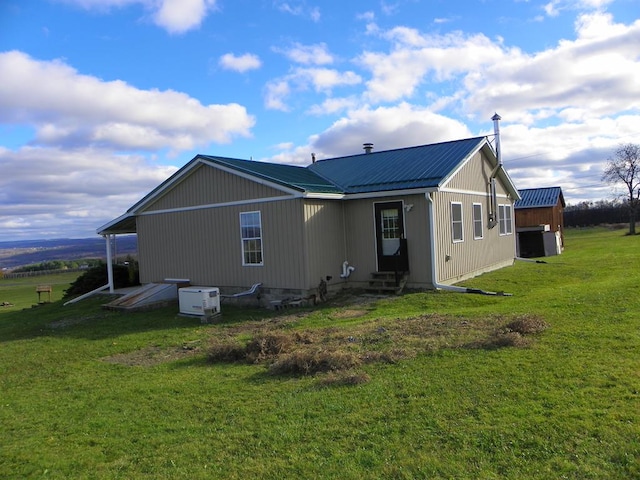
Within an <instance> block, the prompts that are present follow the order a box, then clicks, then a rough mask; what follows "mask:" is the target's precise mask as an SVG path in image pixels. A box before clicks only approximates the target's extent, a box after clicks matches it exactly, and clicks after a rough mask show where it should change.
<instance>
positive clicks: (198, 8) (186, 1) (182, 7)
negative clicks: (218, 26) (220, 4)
mask: <svg viewBox="0 0 640 480" xmlns="http://www.w3.org/2000/svg"><path fill="white" fill-rule="evenodd" d="M62 1H63V2H64V3H67V4H72V5H77V6H79V7H82V8H85V9H87V10H94V11H99V12H104V13H107V12H109V11H110V10H111V9H113V8H122V7H126V6H129V5H136V4H138V5H141V6H143V7H144V8H145V9H146V10H148V11H150V12H151V17H152V19H153V22H154V23H155V24H156V25H158V26H159V27H162V28H164V29H165V30H167V31H168V32H170V33H184V32H187V31H189V30H192V29H194V28H197V27H199V26H200V24H201V23H202V21H203V20H204V18H205V17H206V16H207V13H208V12H209V11H210V10H213V9H215V7H216V1H217V0H62Z"/></svg>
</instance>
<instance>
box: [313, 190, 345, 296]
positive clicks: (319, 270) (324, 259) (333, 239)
mask: <svg viewBox="0 0 640 480" xmlns="http://www.w3.org/2000/svg"><path fill="white" fill-rule="evenodd" d="M343 209H344V204H343V202H341V201H335V200H334V201H331V200H305V205H304V219H305V238H306V245H307V248H306V251H307V256H306V261H307V274H308V282H309V284H310V285H316V286H317V285H318V284H319V283H320V280H321V279H325V280H326V277H327V276H331V277H332V278H331V280H329V281H328V282H327V283H328V284H329V285H332V284H336V283H341V282H342V279H341V278H340V274H341V273H342V262H344V261H345V260H346V259H347V256H346V251H345V248H346V246H345V234H344V228H343V227H344V215H343Z"/></svg>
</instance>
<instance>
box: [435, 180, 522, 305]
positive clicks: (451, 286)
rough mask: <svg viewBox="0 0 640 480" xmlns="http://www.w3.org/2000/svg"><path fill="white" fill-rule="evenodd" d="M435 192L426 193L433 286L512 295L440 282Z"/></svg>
mask: <svg viewBox="0 0 640 480" xmlns="http://www.w3.org/2000/svg"><path fill="white" fill-rule="evenodd" d="M432 194H433V192H427V193H425V194H424V196H425V198H426V199H427V207H428V208H427V212H428V214H429V236H430V242H429V249H430V253H431V283H432V285H433V288H434V289H436V290H449V291H451V292H458V293H479V294H481V295H500V296H507V297H510V296H511V294H510V293H504V292H486V291H484V290H480V289H478V288H467V287H458V286H456V285H445V284H442V283H439V282H438V267H437V262H436V231H435V223H434V221H433V197H432V196H431V195H432Z"/></svg>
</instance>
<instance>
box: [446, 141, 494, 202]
mask: <svg viewBox="0 0 640 480" xmlns="http://www.w3.org/2000/svg"><path fill="white" fill-rule="evenodd" d="M492 170H493V167H492V166H491V164H490V163H489V162H488V161H487V159H486V157H485V155H484V154H483V153H482V151H479V152H477V153H476V154H475V155H473V156H472V157H471V158H470V159H469V161H468V162H467V163H466V164H465V165H464V166H463V167H462V168H461V169H460V170H459V171H458V172H457V173H456V175H455V176H454V177H452V178H451V179H450V180H449V181H448V182H447V184H446V185H444V187H445V188H446V189H455V190H464V191H469V192H484V191H486V190H487V185H488V184H489V178H490V177H491V171H492Z"/></svg>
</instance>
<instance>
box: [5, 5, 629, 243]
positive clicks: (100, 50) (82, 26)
mask: <svg viewBox="0 0 640 480" xmlns="http://www.w3.org/2000/svg"><path fill="white" fill-rule="evenodd" d="M639 47H640V2H639V1H638V0H546V1H540V2H539V1H536V0H477V1H475V0H466V1H462V0H460V1H456V0H446V1H445V0H441V1H440V0H432V1H420V0H397V1H366V2H365V1H358V0H356V1H350V2H333V1H312V0H286V1H284V0H234V1H231V0H39V1H35V0H3V1H2V2H0V72H1V76H0V241H8V240H19V239H37V238H61V237H89V236H92V235H94V234H95V229H96V228H97V227H99V226H101V225H102V224H104V223H106V222H108V221H109V220H111V219H113V218H115V217H117V216H119V215H121V214H122V213H124V212H125V211H126V210H127V209H128V208H129V207H130V206H131V205H133V204H134V203H136V202H137V201H138V200H139V199H140V198H142V197H143V196H144V195H145V194H146V193H148V192H149V191H150V190H151V189H153V188H154V187H155V186H156V185H158V184H159V183H160V182H162V181H163V180H164V179H166V178H167V177H168V176H169V175H171V174H172V173H173V172H175V171H176V169H177V168H179V167H180V166H182V165H184V164H185V163H187V162H188V161H189V160H190V159H191V158H193V157H194V156H195V155H196V154H198V153H204V154H211V155H221V156H228V157H234V158H246V159H249V158H252V159H254V160H257V161H273V162H281V163H290V164H297V165H306V164H308V163H309V162H310V158H311V152H315V153H316V156H317V157H318V158H326V157H331V156H336V155H347V154H354V153H360V152H361V151H362V143H364V142H372V143H374V145H375V147H374V148H375V149H376V150H386V149H391V148H398V147H404V146H410V145H422V144H427V143H433V142H439V141H447V140H455V139H459V138H466V137H470V136H476V135H484V134H491V133H492V132H493V125H492V122H491V116H492V115H493V113H494V112H498V113H499V114H500V115H501V116H502V119H503V120H502V123H501V132H502V142H501V143H502V149H503V159H504V163H505V166H506V168H507V170H508V172H509V174H510V175H511V177H512V178H513V180H514V182H515V183H516V186H517V187H518V188H531V187H547V186H556V185H559V186H561V187H562V188H563V191H564V194H565V198H566V199H567V201H568V202H569V203H577V202H579V201H583V200H599V199H611V198H613V197H614V196H615V194H616V191H615V190H614V189H612V187H611V186H609V185H606V184H603V183H602V182H601V181H600V178H601V174H602V170H603V167H604V164H605V162H606V160H607V158H609V157H610V156H611V155H612V154H613V151H614V150H615V148H616V147H617V146H618V145H619V144H621V143H640V129H639V128H638V125H640V48H639Z"/></svg>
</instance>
